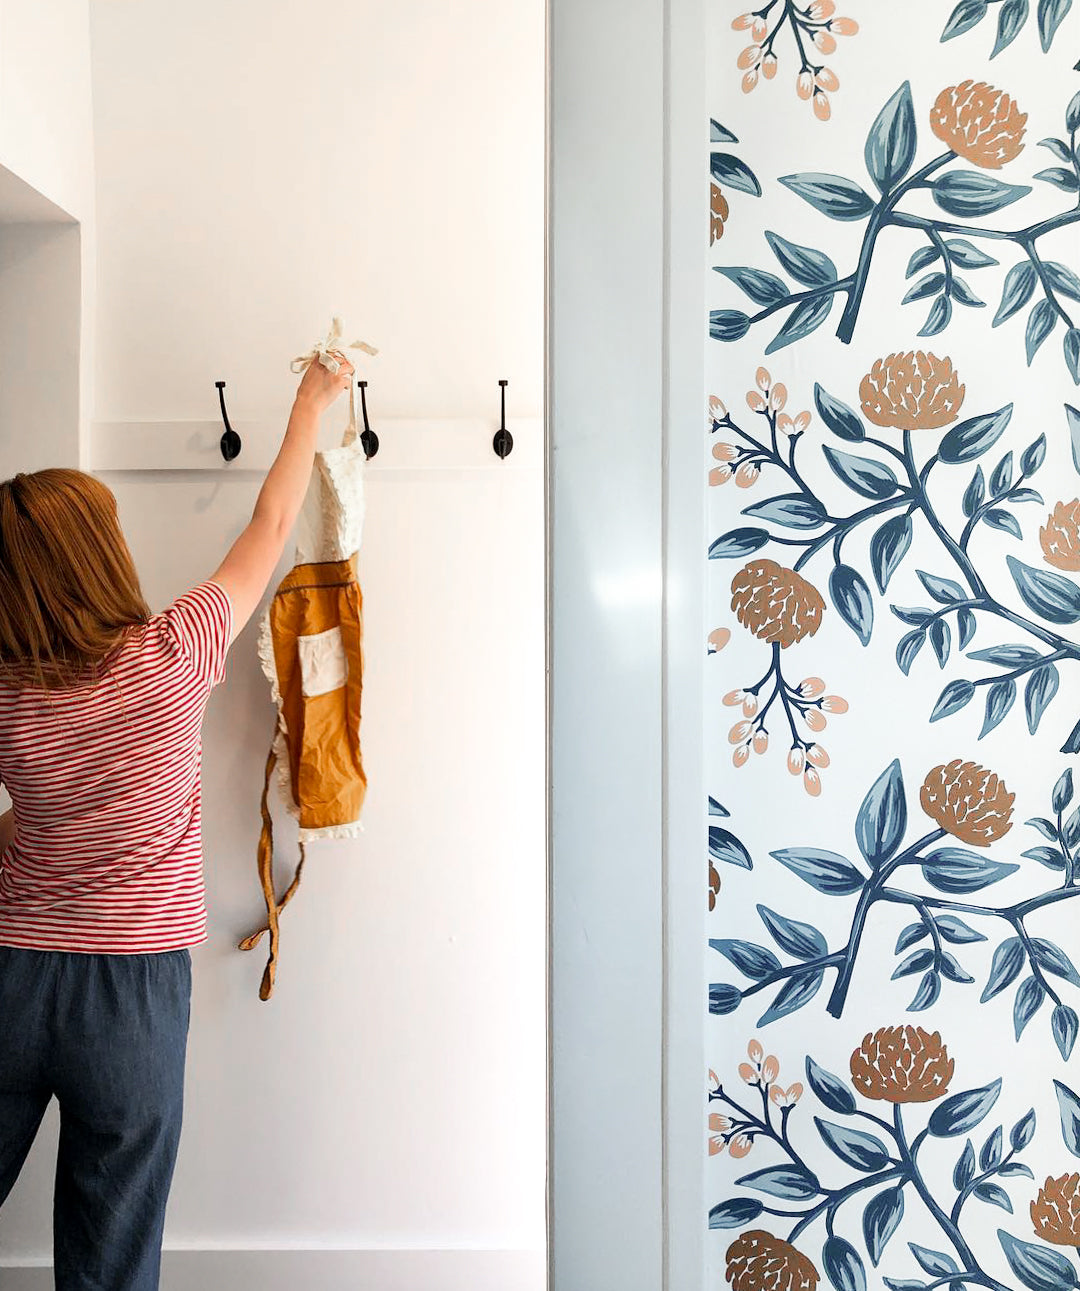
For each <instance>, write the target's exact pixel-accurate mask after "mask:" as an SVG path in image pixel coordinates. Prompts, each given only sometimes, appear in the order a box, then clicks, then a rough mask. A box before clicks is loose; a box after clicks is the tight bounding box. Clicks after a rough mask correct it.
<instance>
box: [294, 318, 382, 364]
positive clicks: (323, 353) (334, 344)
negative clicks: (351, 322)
mask: <svg viewBox="0 0 1080 1291" xmlns="http://www.w3.org/2000/svg"><path fill="white" fill-rule="evenodd" d="M344 332H345V328H344V326H343V325H342V322H341V319H340V318H338V317H337V316H336V315H335V317H334V319H333V320H332V322H331V324H330V331H329V332H328V333H327V334H326V336H325V337H324V338H323V340H321V341H316V342H315V344H314V345H313V346H312V348H311V349H310V350H308V352H307V353H306V354H300V355H297V357H296V358H295V359H293V361H292V363H290V364H289V367H290V368H291V369H292V371H293V372H303V371H305V370H306V369H307V368H309V367H310V366H311V365H312V363H315V362H319V363H321V364H322V365H323V367H324V368H326V369H327V371H328V372H330V373H332V374H336V373H337V372H338V371H339V370H340V368H341V360H340V359H339V358H338V357H337V355H336V354H335V353H334V351H341V350H363V352H364V353H365V354H371V355H375V354H378V352H379V351H378V350H377V349H376V348H375V347H374V345H368V343H367V341H349V343H348V344H347V345H346V344H343V343H342V340H341V338H342V336H343V335H344Z"/></svg>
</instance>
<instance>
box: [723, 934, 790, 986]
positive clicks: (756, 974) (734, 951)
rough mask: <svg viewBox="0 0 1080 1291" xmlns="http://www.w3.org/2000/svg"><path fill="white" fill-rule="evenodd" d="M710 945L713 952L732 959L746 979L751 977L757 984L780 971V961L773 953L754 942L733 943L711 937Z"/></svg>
mask: <svg viewBox="0 0 1080 1291" xmlns="http://www.w3.org/2000/svg"><path fill="white" fill-rule="evenodd" d="M709 945H710V946H711V947H712V948H713V950H716V951H719V952H720V954H721V955H723V956H724V957H725V958H727V959H730V960H731V962H732V963H733V964H734V965H735V967H736V968H737V969H738V970H739V972H740V973H742V974H743V976H744V977H749V978H751V979H752V980H753V981H755V982H759V981H761V979H762V978H763V977H768V976H769V974H770V973H775V972H778V971H779V969H780V961H779V960H778V959H777V958H776V956H775V955H774V954H773V953H772V951H771V950H767V949H766V948H765V947H764V946H757V945H755V944H754V943H753V942H752V941H731V940H726V939H723V938H717V937H710V938H709Z"/></svg>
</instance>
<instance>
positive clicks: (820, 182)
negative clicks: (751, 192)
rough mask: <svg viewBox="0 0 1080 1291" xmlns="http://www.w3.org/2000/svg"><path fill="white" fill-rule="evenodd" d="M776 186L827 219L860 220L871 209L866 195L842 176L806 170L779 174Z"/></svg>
mask: <svg viewBox="0 0 1080 1291" xmlns="http://www.w3.org/2000/svg"><path fill="white" fill-rule="evenodd" d="M780 183H781V184H783V185H784V187H785V188H789V189H790V190H791V191H792V192H793V193H794V194H796V196H798V197H801V198H802V199H803V201H804V202H809V203H810V205H811V206H813V207H814V208H815V209H816V210H819V211H820V212H821V213H822V214H823V215H827V216H828V217H829V219H831V220H863V219H865V218H866V217H867V216H868V215H869V214H870V212H871V211H872V210H873V209H874V203H873V201H872V200H871V199H870V197H869V195H868V194H867V193H864V192H863V190H862V189H861V188H860V187H859V185H858V184H856V183H855V182H854V180H851V179H845V178H844V176H843V175H822V174H818V173H816V172H812V171H806V172H803V173H801V174H797V175H781V176H780Z"/></svg>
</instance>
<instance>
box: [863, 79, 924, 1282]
mask: <svg viewBox="0 0 1080 1291" xmlns="http://www.w3.org/2000/svg"><path fill="white" fill-rule="evenodd" d="M916 141H917V131H916V128H915V108H914V105H913V104H912V101H911V84H910V83H909V82H908V81H905V82H904V83H903V85H901V86H900V88H899V89H898V90H897V91H896V93H895V94H894V95H893V96H892V98H891V99H890V100H889V101H888V103H886V104H885V106H884V107H883V108H882V109H881V111H880V112H879V113H878V116H877V120H876V121H875V122H874V124H873V125H872V126H871V127H870V133H869V135H868V136H867V139H866V147H865V149H864V150H863V152H864V156H865V158H866V169H867V172H868V173H869V175H870V178H871V179H872V180H873V181H874V183H875V184H876V185H877V187H878V190H879V192H881V193H883V194H884V193H888V192H889V191H890V190H891V189H892V188H894V187H895V186H896V184H898V183H899V182H900V180H902V179H903V178H904V176H905V175H906V174H907V173H908V171H909V170H910V169H911V163H912V161H913V160H914V157H915V144H916ZM876 1262H877V1261H876V1260H875V1263H876Z"/></svg>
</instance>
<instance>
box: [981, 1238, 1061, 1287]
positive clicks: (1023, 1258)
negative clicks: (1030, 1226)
mask: <svg viewBox="0 0 1080 1291" xmlns="http://www.w3.org/2000/svg"><path fill="white" fill-rule="evenodd" d="M998 1241H1000V1242H1001V1249H1002V1250H1003V1251H1004V1252H1005V1258H1006V1259H1007V1260H1008V1261H1009V1267H1010V1268H1011V1269H1012V1271H1013V1272H1014V1273H1015V1274H1016V1276H1017V1277H1018V1278H1019V1279H1020V1281H1021V1282H1023V1284H1024V1286H1026V1287H1029V1288H1030V1291H1069V1289H1070V1288H1071V1287H1075V1286H1076V1270H1075V1269H1074V1268H1073V1266H1072V1264H1071V1263H1070V1261H1069V1260H1067V1259H1066V1258H1065V1256H1064V1255H1059V1254H1058V1252H1057V1251H1055V1250H1053V1249H1051V1248H1050V1247H1049V1246H1043V1245H1036V1244H1035V1243H1034V1242H1022V1241H1020V1239H1019V1238H1017V1237H1013V1235H1012V1234H1011V1233H1007V1232H1005V1230H1004V1229H1003V1228H999V1229H998Z"/></svg>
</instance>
